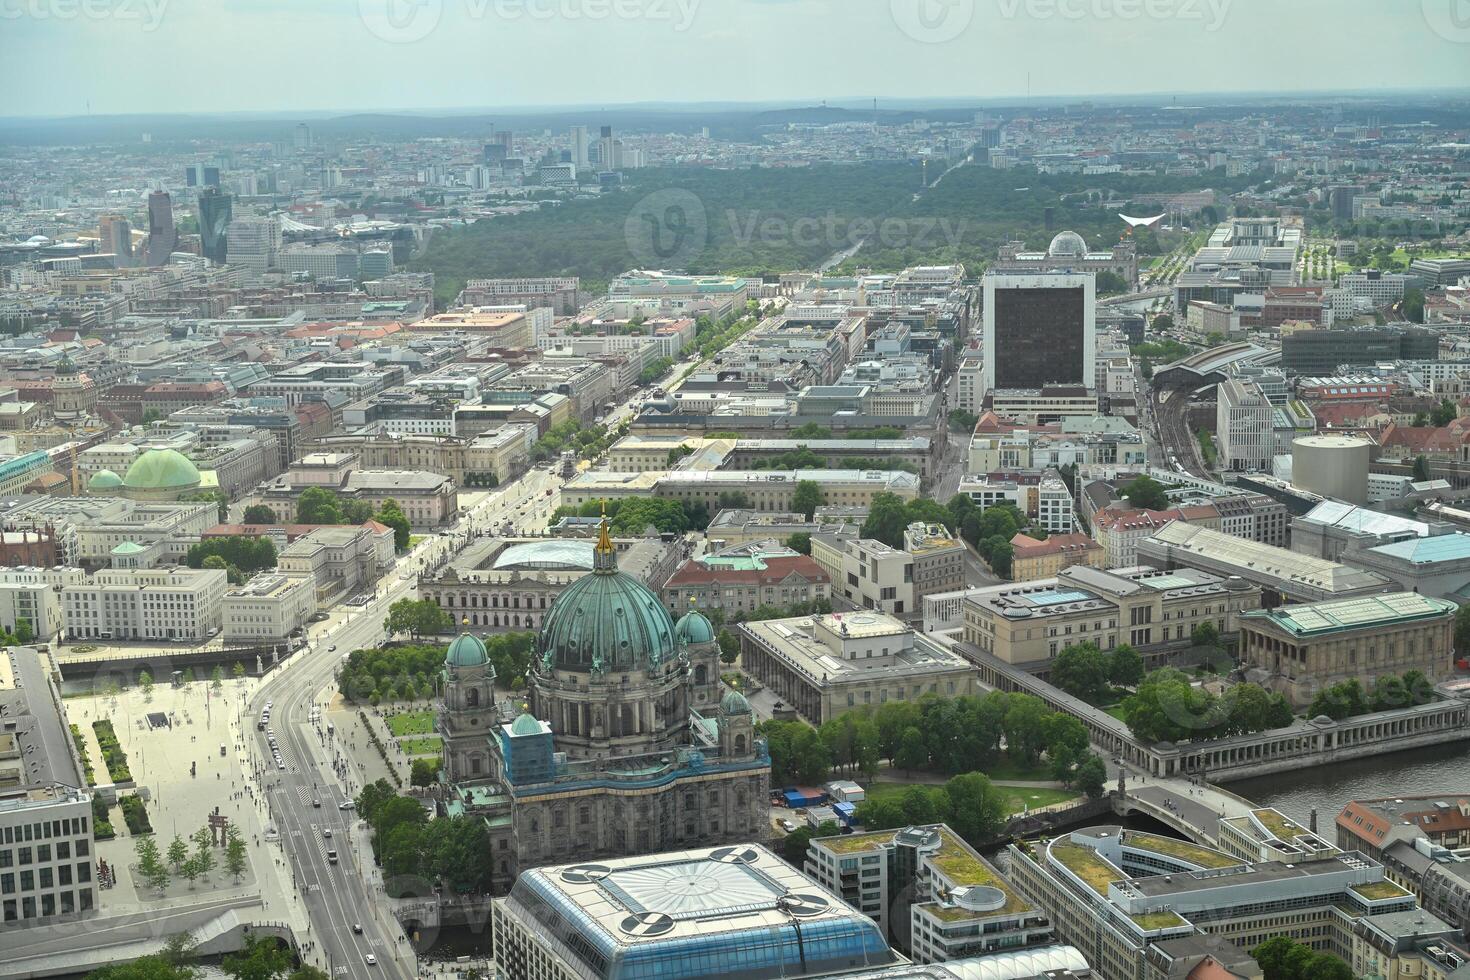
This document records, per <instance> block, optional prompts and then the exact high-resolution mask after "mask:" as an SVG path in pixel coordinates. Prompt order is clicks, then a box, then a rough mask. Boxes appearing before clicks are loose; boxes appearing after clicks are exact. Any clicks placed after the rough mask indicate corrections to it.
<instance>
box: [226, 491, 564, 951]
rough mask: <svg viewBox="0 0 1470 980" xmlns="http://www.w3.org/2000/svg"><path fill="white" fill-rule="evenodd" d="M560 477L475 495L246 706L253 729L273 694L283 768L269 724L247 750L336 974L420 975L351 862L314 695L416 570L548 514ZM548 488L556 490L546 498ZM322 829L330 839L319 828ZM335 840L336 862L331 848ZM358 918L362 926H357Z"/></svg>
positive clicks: (372, 634)
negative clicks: (459, 515) (497, 528)
mask: <svg viewBox="0 0 1470 980" xmlns="http://www.w3.org/2000/svg"><path fill="white" fill-rule="evenodd" d="M559 486H560V480H559V479H558V478H557V477H555V476H553V475H552V474H551V473H550V472H547V471H541V470H533V471H532V472H531V473H528V474H527V475H526V476H525V477H524V478H523V479H521V480H519V481H517V482H516V483H514V484H511V485H510V486H509V487H506V488H504V489H503V490H500V491H497V492H495V493H492V494H490V495H489V496H487V497H485V498H484V499H483V500H481V501H480V503H479V504H477V505H476V506H475V508H474V509H473V510H472V511H471V512H470V513H469V514H468V515H467V516H466V518H465V519H464V520H462V521H461V523H460V526H459V527H458V528H456V529H455V530H454V531H451V532H448V533H446V534H444V535H434V536H431V537H427V538H425V539H424V540H423V541H421V542H420V543H419V545H418V547H417V548H415V549H414V551H413V552H411V553H410V554H408V555H405V556H404V557H403V558H402V559H400V561H399V567H398V571H397V572H394V573H390V574H389V575H388V576H385V577H384V579H383V581H381V582H380V583H379V584H378V591H377V594H376V595H375V596H374V598H373V600H372V601H371V602H370V603H369V604H368V605H366V606H363V607H361V608H360V609H349V610H348V612H347V613H346V618H345V619H344V620H340V621H335V620H334V621H332V622H328V623H326V624H323V625H321V626H319V627H316V628H315V630H314V632H313V634H312V636H311V647H310V650H309V651H308V652H305V653H303V654H299V655H298V656H296V657H293V658H292V659H291V660H289V661H287V662H286V663H285V664H284V665H282V667H281V669H279V670H278V671H277V672H276V673H275V674H274V675H273V676H272V677H271V679H270V680H268V681H267V682H266V684H264V685H263V686H262V687H261V688H260V690H259V691H258V692H257V693H256V695H255V697H254V698H253V699H252V700H251V702H250V704H249V706H248V707H247V709H246V710H247V711H248V712H249V715H248V716H247V717H246V718H245V719H244V723H245V724H246V725H249V726H251V727H252V729H253V726H254V724H255V723H256V721H257V720H258V719H259V718H260V713H261V710H262V709H263V708H264V707H265V704H266V702H267V701H270V702H272V707H271V719H270V727H269V731H270V732H272V733H274V734H275V736H276V739H277V742H278V744H279V747H280V750H281V758H282V760H283V761H284V762H285V764H286V768H285V769H284V770H282V769H278V768H277V767H276V763H275V761H274V759H273V757H272V754H271V749H270V746H269V744H268V741H267V733H266V732H261V731H257V732H255V738H254V740H253V742H252V748H253V749H254V753H253V755H254V758H255V760H256V765H257V766H258V767H260V768H261V770H262V780H263V782H264V789H265V794H266V799H267V801H268V803H269V806H270V819H271V822H272V823H273V824H274V825H275V828H276V829H277V831H279V833H280V835H281V844H282V847H283V849H284V851H285V854H286V858H287V860H288V862H289V863H290V870H291V872H292V874H293V876H294V880H295V883H296V885H297V887H299V888H300V889H302V896H303V901H304V902H305V905H306V910H307V914H308V916H309V918H310V920H311V930H310V933H309V934H308V935H307V936H306V937H303V938H304V940H306V941H310V942H315V943H316V944H317V947H318V948H319V949H320V950H321V951H322V952H324V953H325V954H326V955H327V957H328V959H329V964H330V967H331V973H332V975H333V977H348V978H352V980H370V978H380V977H394V978H408V977H412V976H414V975H415V974H416V968H415V960H414V954H413V950H412V948H411V946H410V945H409V944H408V942H407V941H406V940H405V939H404V938H403V933H402V930H401V929H400V928H399V927H398V924H397V922H396V920H394V919H393V918H392V914H391V911H390V910H389V907H388V903H387V900H386V899H385V897H384V896H383V895H382V893H381V892H379V891H378V890H377V886H376V885H374V884H373V883H372V882H371V875H370V874H369V873H368V869H365V868H362V867H360V866H359V865H358V863H357V858H358V856H357V853H356V851H355V850H354V848H353V847H352V843H351V830H350V828H351V826H352V824H353V823H354V821H355V820H356V819H357V815H356V812H355V811H344V810H341V809H339V806H340V804H341V803H343V802H344V801H345V800H347V799H349V796H348V793H349V792H352V791H356V790H357V789H358V788H359V787H356V786H350V785H349V786H344V785H343V783H342V782H341V781H340V780H339V778H338V777H337V775H336V774H335V773H334V772H333V770H332V757H333V755H334V751H335V750H334V746H333V745H332V744H331V740H330V739H329V738H328V737H327V735H326V733H325V724H324V723H323V722H319V721H314V720H313V719H312V713H311V712H312V706H313V702H315V701H316V700H317V697H318V695H319V694H320V692H321V691H322V690H323V689H324V688H326V687H327V686H328V685H330V684H331V683H333V679H334V675H335V673H336V670H337V668H338V666H339V665H340V664H341V661H342V657H343V656H344V655H345V654H346V653H348V652H350V651H352V650H356V649H359V648H363V647H373V646H377V645H379V644H380V643H381V642H382V641H383V639H384V633H383V621H384V619H385V618H386V616H387V614H388V608H389V607H390V606H391V605H392V604H393V603H394V602H396V601H397V600H399V599H401V598H404V597H405V596H410V595H411V594H412V592H413V589H414V587H415V585H416V583H417V574H416V573H417V572H418V571H419V570H420V569H422V568H424V567H428V566H431V565H432V564H434V563H436V562H440V561H443V560H444V559H445V558H447V557H449V556H451V555H452V554H453V553H454V552H455V551H457V550H458V549H459V548H461V547H463V545H464V544H465V543H466V542H467V541H468V539H469V537H470V535H472V534H474V533H475V532H477V531H487V530H488V529H489V528H490V527H492V526H493V525H496V524H499V523H500V522H502V521H504V520H506V519H510V520H513V521H515V522H516V523H517V524H522V523H523V522H525V523H530V522H535V521H539V522H542V523H544V521H545V517H546V516H547V515H549V514H550V512H551V510H552V509H554V507H555V506H556V500H557V498H556V489H557V488H558V487H559ZM548 489H550V490H552V496H550V497H548V496H547V495H546V491H547V490H548ZM364 748H365V747H361V746H360V747H359V749H358V750H359V751H363V750H364ZM259 785H260V782H257V786H259ZM314 800H315V801H318V802H320V803H321V806H320V807H319V808H318V807H316V806H313V805H312V804H313V801H314ZM328 829H330V830H331V831H332V837H331V839H327V838H326V837H325V836H324V831H326V830H328ZM334 848H335V850H336V851H337V855H338V859H337V863H336V864H332V863H331V862H330V860H329V859H328V856H327V854H328V851H329V850H331V849H334ZM358 925H360V926H361V927H362V932H361V933H358V932H356V931H354V926H358ZM369 954H371V955H373V956H375V957H376V958H377V961H378V962H377V963H376V964H375V965H370V964H369V963H368V962H367V957H368V955H369Z"/></svg>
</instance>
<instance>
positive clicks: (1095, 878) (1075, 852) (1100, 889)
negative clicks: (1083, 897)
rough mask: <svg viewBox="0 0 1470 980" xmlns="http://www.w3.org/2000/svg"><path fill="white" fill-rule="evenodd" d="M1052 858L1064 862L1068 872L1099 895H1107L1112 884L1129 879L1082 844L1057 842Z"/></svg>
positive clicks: (1052, 849)
mask: <svg viewBox="0 0 1470 980" xmlns="http://www.w3.org/2000/svg"><path fill="white" fill-rule="evenodd" d="M1051 856H1052V857H1054V858H1056V859H1057V860H1058V861H1060V862H1062V864H1063V865H1064V866H1065V867H1066V869H1067V870H1068V871H1070V872H1072V873H1073V874H1074V875H1076V876H1077V877H1078V878H1081V879H1082V881H1083V883H1084V884H1086V885H1087V887H1088V888H1091V889H1092V890H1093V891H1095V892H1097V893H1098V894H1099V895H1103V896H1106V895H1107V893H1108V884H1109V883H1110V882H1114V881H1118V880H1120V879H1122V878H1126V877H1127V875H1125V874H1123V872H1121V871H1119V870H1118V869H1117V868H1115V867H1113V866H1112V865H1111V864H1109V863H1108V862H1107V861H1106V860H1104V859H1103V858H1102V857H1100V856H1099V855H1098V853H1097V852H1096V851H1094V850H1093V849H1092V848H1090V847H1083V846H1082V845H1081V844H1064V843H1062V842H1061V841H1057V842H1056V843H1055V844H1052V846H1051Z"/></svg>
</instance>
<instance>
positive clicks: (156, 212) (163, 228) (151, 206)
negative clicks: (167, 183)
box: [147, 191, 179, 265]
mask: <svg viewBox="0 0 1470 980" xmlns="http://www.w3.org/2000/svg"><path fill="white" fill-rule="evenodd" d="M178 244H179V232H178V229H177V228H175V227H174V204H173V199H172V198H170V197H169V196H168V191H154V192H153V193H152V194H149V195H148V245H147V262H148V264H149V265H166V264H167V263H168V257H169V256H170V255H171V254H173V250H174V248H175V247H176V246H177V245H178Z"/></svg>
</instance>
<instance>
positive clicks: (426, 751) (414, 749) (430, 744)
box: [398, 735, 443, 756]
mask: <svg viewBox="0 0 1470 980" xmlns="http://www.w3.org/2000/svg"><path fill="white" fill-rule="evenodd" d="M442 745H443V740H442V739H440V738H439V736H438V735H429V736H426V737H424V738H400V739H399V740H398V747H399V748H401V749H403V754H404V755H408V756H416V755H438V754H439V752H440V749H441V747H442Z"/></svg>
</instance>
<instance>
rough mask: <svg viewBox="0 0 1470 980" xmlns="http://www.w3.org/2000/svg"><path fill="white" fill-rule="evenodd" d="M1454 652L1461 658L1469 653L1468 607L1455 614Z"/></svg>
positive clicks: (1469, 612) (1469, 621) (1469, 613)
mask: <svg viewBox="0 0 1470 980" xmlns="http://www.w3.org/2000/svg"><path fill="white" fill-rule="evenodd" d="M1455 652H1456V653H1458V654H1460V655H1461V656H1464V655H1465V654H1466V653H1470V606H1461V607H1460V608H1459V610H1457V611H1456V612H1455Z"/></svg>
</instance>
